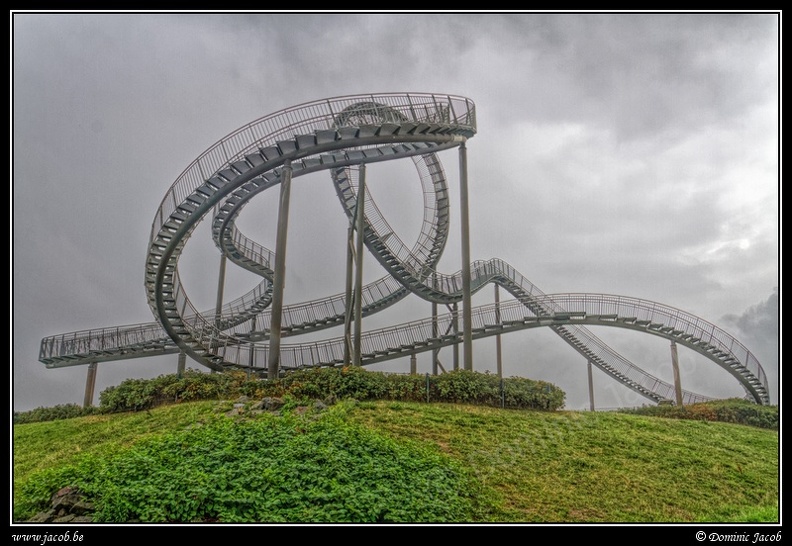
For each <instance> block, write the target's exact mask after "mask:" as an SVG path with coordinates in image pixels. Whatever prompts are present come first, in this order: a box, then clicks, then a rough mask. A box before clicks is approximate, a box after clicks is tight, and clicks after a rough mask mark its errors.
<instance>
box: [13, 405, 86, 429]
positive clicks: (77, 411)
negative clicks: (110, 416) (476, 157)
mask: <svg viewBox="0 0 792 546" xmlns="http://www.w3.org/2000/svg"><path fill="white" fill-rule="evenodd" d="M95 413H99V409H98V408H95V407H92V406H89V407H87V408H84V407H82V406H79V405H77V404H59V405H57V406H51V407H46V408H45V407H38V408H36V409H33V410H30V411H22V412H14V424H20V425H21V424H24V423H40V422H42V421H54V420H56V419H71V418H72V417H83V416H84V415H93V414H95Z"/></svg>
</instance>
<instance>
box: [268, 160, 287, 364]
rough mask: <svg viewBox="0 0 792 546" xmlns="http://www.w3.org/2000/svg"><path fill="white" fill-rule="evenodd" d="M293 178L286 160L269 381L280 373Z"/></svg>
mask: <svg viewBox="0 0 792 546" xmlns="http://www.w3.org/2000/svg"><path fill="white" fill-rule="evenodd" d="M291 178H292V166H291V160H286V163H284V165H283V169H282V171H281V187H280V204H279V207H278V232H277V235H276V240H275V275H274V277H275V278H274V280H273V290H272V318H271V320H270V340H269V359H268V362H267V377H268V378H269V379H277V377H278V374H279V372H280V345H281V343H280V342H281V322H282V319H283V317H282V314H283V288H284V286H285V281H286V279H285V277H286V234H287V232H288V229H289V197H290V194H291Z"/></svg>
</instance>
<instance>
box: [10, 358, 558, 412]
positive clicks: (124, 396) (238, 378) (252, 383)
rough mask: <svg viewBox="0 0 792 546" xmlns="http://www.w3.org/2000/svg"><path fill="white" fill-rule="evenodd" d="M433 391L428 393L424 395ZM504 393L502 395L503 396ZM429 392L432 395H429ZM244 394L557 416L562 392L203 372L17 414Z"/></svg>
mask: <svg viewBox="0 0 792 546" xmlns="http://www.w3.org/2000/svg"><path fill="white" fill-rule="evenodd" d="M427 388H428V393H427ZM501 389H502V391H501ZM427 394H428V397H427ZM241 395H245V396H248V397H257V398H263V397H265V396H272V397H284V396H288V397H290V398H291V399H293V400H294V401H296V402H298V403H307V402H308V401H310V400H315V399H321V400H326V399H328V398H329V399H336V400H338V399H344V398H355V399H357V400H397V401H404V402H424V401H427V398H428V400H429V401H431V402H451V403H461V404H481V405H489V406H501V405H504V406H505V407H509V408H528V409H541V410H557V409H560V408H562V407H564V398H565V393H564V391H562V390H561V389H559V388H558V387H556V386H555V385H552V384H550V383H546V382H544V381H533V380H531V379H525V378H520V377H511V378H508V379H503V380H502V381H501V380H500V379H499V378H498V377H496V376H494V375H490V374H489V373H478V372H472V371H466V370H455V371H452V372H448V373H444V374H442V375H437V376H429V380H428V386H427V378H426V376H421V375H399V374H387V373H383V372H370V371H367V370H366V369H365V368H362V367H356V366H344V367H342V368H313V369H309V370H298V371H294V372H290V373H288V374H286V375H285V376H284V377H281V378H279V379H274V380H268V379H249V378H248V377H247V374H246V373H245V372H239V371H233V372H224V373H215V374H209V373H202V372H199V371H196V370H192V369H189V370H187V371H185V372H184V374H183V376H182V377H179V376H178V375H176V374H169V375H160V376H158V377H156V378H154V379H127V380H125V381H123V382H121V383H120V384H119V385H117V386H114V387H108V388H107V389H105V390H103V391H102V392H101V393H100V394H99V408H86V409H83V408H81V407H80V406H77V405H76V404H68V405H65V406H55V407H53V408H38V409H36V410H33V411H32V412H25V413H18V414H14V422H15V423H32V422H36V421H49V420H53V419H66V418H69V417H78V416H82V415H90V414H93V413H100V412H101V413H118V412H124V411H141V410H147V409H150V408H154V407H156V406H159V405H162V404H170V403H177V402H186V401H195V400H218V399H223V398H225V399H228V398H233V397H238V396H241Z"/></svg>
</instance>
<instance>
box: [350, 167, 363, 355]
mask: <svg viewBox="0 0 792 546" xmlns="http://www.w3.org/2000/svg"><path fill="white" fill-rule="evenodd" d="M357 198H358V199H357V206H356V207H355V217H356V218H355V224H356V226H355V230H356V231H357V239H356V240H355V339H354V346H353V364H354V365H355V366H360V365H362V353H361V347H362V343H363V239H364V238H363V231H364V229H365V222H366V216H365V201H366V165H361V166H360V180H359V181H358V196H357Z"/></svg>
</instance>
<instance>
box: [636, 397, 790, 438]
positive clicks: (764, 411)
mask: <svg viewBox="0 0 792 546" xmlns="http://www.w3.org/2000/svg"><path fill="white" fill-rule="evenodd" d="M621 411H622V412H623V413H633V414H638V415H651V416H653V417H666V418H669V419H694V420H698V421H722V422H725V423H736V424H740V425H749V426H752V427H759V428H767V429H772V430H778V419H779V417H778V415H779V414H778V406H760V405H758V404H754V403H753V402H750V401H748V400H741V399H739V398H729V399H727V400H713V401H710V402H701V403H698V404H690V405H688V406H671V405H659V406H644V407H641V408H633V409H624V410H621Z"/></svg>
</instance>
